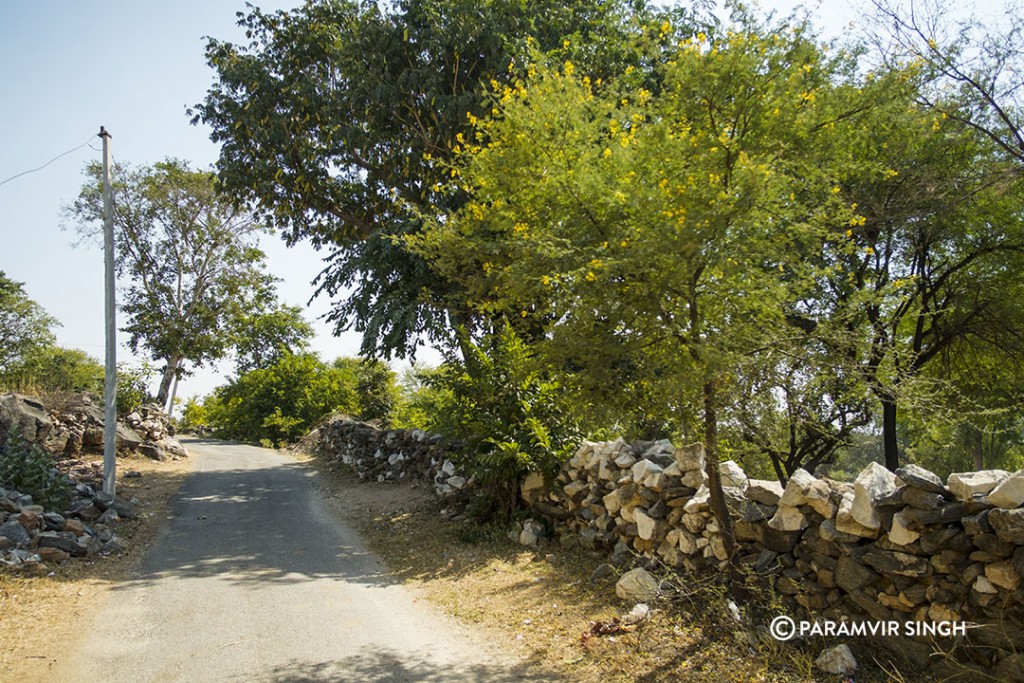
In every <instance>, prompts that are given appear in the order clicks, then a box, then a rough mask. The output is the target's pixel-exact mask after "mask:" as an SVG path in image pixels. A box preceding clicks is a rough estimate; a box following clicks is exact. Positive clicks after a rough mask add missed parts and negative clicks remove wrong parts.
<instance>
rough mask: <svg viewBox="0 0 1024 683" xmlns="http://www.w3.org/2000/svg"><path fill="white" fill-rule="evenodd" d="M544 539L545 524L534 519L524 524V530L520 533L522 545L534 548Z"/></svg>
mask: <svg viewBox="0 0 1024 683" xmlns="http://www.w3.org/2000/svg"><path fill="white" fill-rule="evenodd" d="M542 538H544V525H543V524H541V523H540V522H538V521H536V520H533V519H528V520H526V522H524V523H523V530H522V531H521V532H520V533H519V544H520V545H525V546H527V547H530V548H533V547H536V545H537V543H538V542H539V541H540V539H542Z"/></svg>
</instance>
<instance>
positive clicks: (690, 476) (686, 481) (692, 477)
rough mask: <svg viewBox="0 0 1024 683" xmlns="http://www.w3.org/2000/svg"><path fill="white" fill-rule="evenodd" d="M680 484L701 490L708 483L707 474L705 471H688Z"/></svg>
mask: <svg viewBox="0 0 1024 683" xmlns="http://www.w3.org/2000/svg"><path fill="white" fill-rule="evenodd" d="M680 483H681V484H682V485H683V486H689V487H690V488H691V489H699V488H700V487H702V486H705V485H707V483H708V475H707V472H705V471H704V470H687V471H686V473H685V474H683V477H682V480H681V481H680Z"/></svg>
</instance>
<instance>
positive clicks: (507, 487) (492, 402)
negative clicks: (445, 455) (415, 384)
mask: <svg viewBox="0 0 1024 683" xmlns="http://www.w3.org/2000/svg"><path fill="white" fill-rule="evenodd" d="M426 382H427V384H428V386H431V387H432V388H433V389H434V390H435V391H436V393H435V394H434V395H433V398H434V399H436V400H437V403H436V404H435V405H434V406H433V410H435V411H437V414H435V415H433V417H432V422H433V426H434V427H436V428H437V430H438V431H440V432H441V433H443V434H447V435H449V436H452V437H455V438H458V439H461V440H463V441H464V442H465V444H466V446H465V449H464V455H463V458H462V462H461V463H460V464H461V466H462V468H463V470H464V471H467V472H469V473H470V474H472V475H473V476H474V477H475V478H476V480H477V481H478V482H480V484H481V486H482V492H483V496H482V497H481V500H480V501H479V502H480V503H481V504H482V507H480V508H479V509H478V513H479V514H480V516H482V517H499V518H504V519H509V518H511V516H512V515H513V514H514V513H515V510H516V508H517V507H518V503H519V480H520V478H521V477H522V476H523V475H524V474H525V473H527V472H534V471H539V472H544V473H546V474H551V473H553V472H554V471H555V470H556V469H557V468H558V465H559V464H560V463H562V462H564V461H565V460H566V459H568V458H569V457H570V455H571V454H572V451H573V449H574V448H575V446H576V445H577V444H578V441H579V438H580V436H581V432H580V429H579V422H578V420H577V419H576V417H575V416H574V414H573V412H572V410H571V406H570V405H569V404H568V403H567V402H566V401H565V400H564V393H563V391H562V389H561V387H560V386H559V384H558V383H557V382H556V381H553V380H551V379H549V378H547V377H546V376H545V374H544V373H543V372H542V371H541V370H540V369H539V367H538V366H537V364H536V363H535V362H534V359H533V356H532V353H531V351H530V348H529V346H528V345H527V344H526V343H525V342H523V340H522V339H520V338H519V336H518V335H516V333H515V331H514V330H513V329H512V327H511V326H510V325H507V324H506V325H505V326H504V328H503V330H502V331H501V332H499V333H497V334H494V335H491V336H490V337H488V338H486V339H485V340H484V341H483V343H482V344H481V345H479V346H473V347H472V350H471V357H470V358H469V360H468V362H465V363H462V362H456V361H449V363H447V364H446V365H444V366H442V367H441V368H440V369H439V370H438V371H437V372H436V373H433V374H431V375H428V376H427V379H426Z"/></svg>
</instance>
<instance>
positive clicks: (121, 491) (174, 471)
mask: <svg viewBox="0 0 1024 683" xmlns="http://www.w3.org/2000/svg"><path fill="white" fill-rule="evenodd" d="M84 459H85V461H86V462H87V463H89V462H100V461H102V457H95V458H94V457H90V456H86V457H85V458H84ZM190 468H191V463H190V462H189V461H187V460H180V461H169V462H156V461H153V460H149V459H148V458H145V457H142V456H128V457H119V458H118V482H117V495H118V497H119V498H124V499H127V500H131V499H132V498H137V499H138V500H139V501H141V502H142V506H140V508H139V516H138V518H136V519H133V520H122V521H120V522H118V526H117V534H118V535H119V536H121V537H122V538H123V539H124V542H125V543H124V545H125V550H124V551H123V552H121V553H119V554H118V555H115V556H110V557H101V558H90V559H81V560H72V561H69V562H65V563H63V564H61V565H49V566H46V568H45V570H43V572H42V573H41V574H37V575H34V576H23V575H16V574H10V573H4V572H0V634H3V635H2V636H0V643H2V644H0V680H5V681H13V680H17V681H22V682H23V683H27V682H30V681H45V680H49V679H48V677H47V671H48V669H49V667H50V666H51V665H52V664H53V662H54V661H55V659H56V655H57V654H58V653H59V654H66V650H67V648H68V647H69V645H70V643H72V642H73V641H74V640H75V639H76V638H77V636H78V635H80V634H79V633H78V630H79V629H80V628H82V626H83V624H86V623H88V620H87V619H86V618H85V617H87V616H88V615H90V614H91V613H93V612H94V610H96V609H97V608H98V607H99V606H100V605H101V604H102V599H103V595H104V592H105V590H106V589H107V588H108V587H109V586H111V585H112V584H115V583H117V582H119V581H122V580H124V579H125V578H127V577H129V576H130V575H131V573H132V572H133V571H134V570H135V568H136V567H137V566H138V563H139V561H140V560H141V558H142V556H143V554H144V552H145V550H146V549H147V548H148V547H149V545H150V544H151V543H152V541H153V539H154V538H156V535H157V534H158V533H159V529H160V524H161V522H162V521H163V520H164V518H165V517H166V514H167V501H168V500H169V499H170V497H171V496H173V495H174V493H176V492H177V491H178V489H179V488H180V487H181V483H182V481H183V480H184V478H185V475H186V474H187V473H188V471H189V469H190ZM130 470H134V471H136V472H139V473H140V474H141V475H142V476H141V477H138V478H130V479H126V478H124V474H125V473H127V472H128V471H130Z"/></svg>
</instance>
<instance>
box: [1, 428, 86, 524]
mask: <svg viewBox="0 0 1024 683" xmlns="http://www.w3.org/2000/svg"><path fill="white" fill-rule="evenodd" d="M0 486H3V487H4V488H7V489H13V490H15V491H18V492H20V493H27V494H29V495H30V496H32V501H33V502H34V503H35V504H37V505H42V506H43V507H45V508H47V509H50V510H61V511H63V510H64V509H65V507H66V506H67V504H68V502H69V501H70V499H71V486H70V484H69V483H68V481H67V479H66V478H65V477H64V476H63V475H62V474H60V472H58V471H57V469H56V468H55V467H54V462H53V455H52V454H51V453H50V452H49V451H46V450H45V449H43V448H41V447H40V446H38V445H36V444H30V443H26V442H25V441H24V440H23V439H22V438H21V436H20V435H19V434H17V433H15V432H14V431H13V430H12V431H8V432H7V433H6V434H3V435H0Z"/></svg>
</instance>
